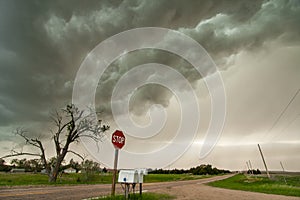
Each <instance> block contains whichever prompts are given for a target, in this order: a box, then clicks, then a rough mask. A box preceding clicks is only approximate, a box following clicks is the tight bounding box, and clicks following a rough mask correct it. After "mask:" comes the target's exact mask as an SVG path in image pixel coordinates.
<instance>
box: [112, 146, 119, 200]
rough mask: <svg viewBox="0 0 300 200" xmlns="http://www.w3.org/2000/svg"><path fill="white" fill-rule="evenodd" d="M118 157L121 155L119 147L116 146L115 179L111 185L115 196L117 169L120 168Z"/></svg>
mask: <svg viewBox="0 0 300 200" xmlns="http://www.w3.org/2000/svg"><path fill="white" fill-rule="evenodd" d="M118 157H119V149H117V148H115V160H114V171H113V179H112V186H111V195H112V196H114V195H115V192H116V178H117V169H118Z"/></svg>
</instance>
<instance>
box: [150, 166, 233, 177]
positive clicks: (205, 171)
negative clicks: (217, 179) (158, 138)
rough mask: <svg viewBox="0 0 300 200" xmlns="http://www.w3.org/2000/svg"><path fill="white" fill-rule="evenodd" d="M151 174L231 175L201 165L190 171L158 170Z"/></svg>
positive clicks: (221, 170) (227, 171)
mask: <svg viewBox="0 0 300 200" xmlns="http://www.w3.org/2000/svg"><path fill="white" fill-rule="evenodd" d="M149 173H150V174H193V175H218V174H226V173H230V171H229V170H223V169H217V168H216V167H214V168H213V167H212V166H211V165H199V166H197V167H193V168H190V169H188V170H184V169H172V170H163V169H156V170H154V171H152V172H149Z"/></svg>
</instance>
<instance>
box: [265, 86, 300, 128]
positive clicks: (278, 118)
mask: <svg viewBox="0 0 300 200" xmlns="http://www.w3.org/2000/svg"><path fill="white" fill-rule="evenodd" d="M299 92H300V89H298V90H297V92H296V93H295V94H294V96H293V98H292V99H291V100H290V101H289V103H288V104H287V105H286V106H285V108H284V109H283V111H282V112H281V113H280V115H279V116H278V117H277V119H276V120H275V122H274V123H273V125H272V126H271V128H270V129H269V130H268V132H267V133H269V132H271V130H273V128H274V127H275V125H276V124H277V123H278V122H279V120H280V118H281V117H282V115H283V114H284V113H285V111H286V110H287V109H288V107H289V106H290V105H291V103H292V102H293V101H294V99H295V98H296V96H297V95H298V93H299Z"/></svg>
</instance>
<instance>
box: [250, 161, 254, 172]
mask: <svg viewBox="0 0 300 200" xmlns="http://www.w3.org/2000/svg"><path fill="white" fill-rule="evenodd" d="M249 167H250V171H251V173H252V174H254V171H253V168H252V164H251V161H250V160H249Z"/></svg>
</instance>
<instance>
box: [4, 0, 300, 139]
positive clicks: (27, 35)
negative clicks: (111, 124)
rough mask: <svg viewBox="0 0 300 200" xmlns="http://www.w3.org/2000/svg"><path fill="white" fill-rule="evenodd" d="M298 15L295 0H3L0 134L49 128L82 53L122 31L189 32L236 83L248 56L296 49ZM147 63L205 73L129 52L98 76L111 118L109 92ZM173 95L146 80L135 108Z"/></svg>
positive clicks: (195, 81) (169, 58)
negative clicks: (51, 114) (276, 49)
mask: <svg viewBox="0 0 300 200" xmlns="http://www.w3.org/2000/svg"><path fill="white" fill-rule="evenodd" d="M299 21H300V2H299V1H297V0H289V1H281V0H270V1H260V0H254V1H247V0H242V1H241V0H236V1H225V0H221V1H218V0H215V1H204V0H203V1H192V0H191V1H181V0H172V1H169V0H157V1H146V0H113V1H109V0H107V1H105V0H103V1H98V0H97V1H96V0H92V1H88V2H84V1H79V0H78V1H36V0H28V1H14V0H12V1H5V0H2V1H0V76H1V79H0V140H3V141H7V140H13V139H12V138H10V137H9V135H10V134H11V133H9V130H12V129H13V128H14V127H16V126H26V127H31V128H32V129H38V128H40V127H41V126H43V124H47V125H46V126H47V127H48V122H49V112H50V111H51V110H53V109H57V108H61V107H63V106H64V105H65V104H67V103H69V102H71V101H72V89H73V83H74V79H75V77H76V73H77V71H78V69H79V66H80V64H81V63H82V61H83V59H84V58H85V57H86V56H87V54H88V53H89V52H90V51H91V50H92V49H93V48H94V47H95V46H96V45H97V44H99V43H100V42H102V41H104V40H105V39H107V38H108V37H110V36H113V35H115V34H117V33H120V32H122V31H125V30H129V29H132V28H139V27H165V28H170V29H174V30H178V31H179V32H182V33H184V34H187V35H188V36H190V37H192V38H193V39H194V40H196V41H197V42H199V43H200V44H201V45H202V46H203V47H204V48H205V49H206V50H207V52H208V53H209V55H210V56H211V57H212V58H213V60H214V61H215V62H216V64H217V66H218V67H219V69H220V70H222V71H224V76H225V75H226V76H227V74H229V75H228V77H229V78H227V77H226V78H225V82H226V80H229V81H228V82H229V83H228V84H230V81H231V79H230V77H231V76H234V74H238V73H239V72H240V69H243V67H244V66H243V65H242V64H240V65H237V62H238V61H239V60H241V59H244V60H247V59H248V57H247V56H244V55H246V54H248V53H249V54H250V55H255V54H256V53H257V54H260V53H266V52H270V51H271V49H272V45H273V47H274V46H275V47H278V46H282V47H287V46H289V47H298V46H299V45H300V24H299ZM245 57H247V59H246V58H245ZM250 57H251V56H250ZM253 57H254V58H256V56H253ZM149 62H156V63H162V64H165V65H168V66H172V67H173V68H174V69H176V70H178V71H179V72H180V73H181V74H183V75H184V76H185V77H186V78H187V80H188V81H189V82H190V83H191V84H192V86H193V87H195V88H198V89H199V81H200V80H201V79H202V78H203V77H202V76H201V75H199V74H198V73H197V72H196V70H195V69H194V68H193V66H191V65H190V64H189V63H187V62H186V61H185V60H184V59H181V58H178V56H176V55H173V54H170V53H167V52H163V51H158V50H142V51H137V52H131V53H129V54H128V55H126V56H124V57H121V58H120V59H119V60H116V61H115V62H114V63H112V65H111V66H110V67H109V68H108V69H107V70H106V72H105V74H104V75H103V77H101V79H100V80H99V86H98V89H97V95H96V98H97V102H101V103H99V105H98V107H99V109H102V110H104V111H105V112H106V113H105V114H106V115H107V116H106V117H107V118H108V119H109V118H110V115H111V110H110V104H109V103H110V97H111V94H112V90H113V88H114V85H115V84H116V83H117V81H118V80H119V78H120V77H121V76H122V75H123V74H124V73H126V72H127V71H128V70H130V69H131V68H133V67H135V66H137V65H140V64H144V63H149ZM247 67H248V68H251V67H254V68H255V66H248V65H247ZM294 68H295V67H294ZM297 69H298V68H297ZM297 69H295V71H296V70H297ZM297 72H298V71H297ZM279 77H280V76H279ZM283 77H284V75H283ZM233 79H235V78H233ZM236 80H238V79H237V78H236ZM174 83H176V80H174ZM235 92H236V93H239V91H238V90H237V89H236V91H235ZM229 93H230V94H231V92H229ZM236 93H234V94H232V95H236ZM203 96H204V97H203V98H206V97H207V96H206V95H203ZM172 97H173V95H172V94H171V92H170V91H169V90H167V89H166V88H163V87H161V86H156V85H149V86H145V87H143V88H141V89H140V90H139V91H137V92H136V93H135V95H134V98H133V99H132V102H131V107H130V109H131V110H132V111H133V112H134V114H136V115H143V114H144V113H145V112H147V111H148V109H149V108H150V107H151V105H152V104H161V105H163V106H164V107H166V108H167V107H169V105H170V101H171V99H172ZM199 98H202V97H199ZM279 101H280V100H279ZM237 104H238V102H237ZM237 106H242V105H241V104H238V105H237ZM243 109H245V110H246V108H244V107H243ZM297 109H299V108H298V107H297ZM235 112H237V111H235V108H233V113H235ZM245 112H246V111H245ZM266 112H267V111H266ZM269 112H273V110H269ZM235 114H236V113H235ZM230 117H231V116H230ZM233 118H234V119H236V117H233ZM237 120H238V119H237ZM228 126H230V127H235V128H236V129H238V130H240V129H242V128H243V127H239V125H238V124H237V125H236V126H234V125H228ZM258 126H263V125H261V124H259V125H258ZM258 129H259V128H258ZM232 130H234V128H233V129H232ZM229 132H230V131H229Z"/></svg>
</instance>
